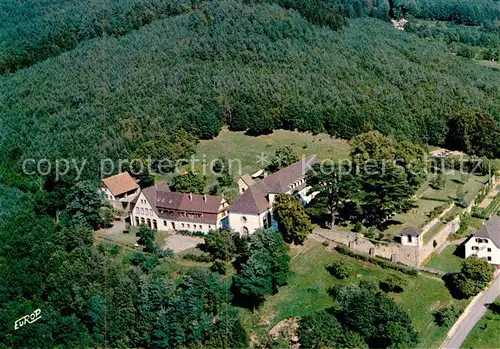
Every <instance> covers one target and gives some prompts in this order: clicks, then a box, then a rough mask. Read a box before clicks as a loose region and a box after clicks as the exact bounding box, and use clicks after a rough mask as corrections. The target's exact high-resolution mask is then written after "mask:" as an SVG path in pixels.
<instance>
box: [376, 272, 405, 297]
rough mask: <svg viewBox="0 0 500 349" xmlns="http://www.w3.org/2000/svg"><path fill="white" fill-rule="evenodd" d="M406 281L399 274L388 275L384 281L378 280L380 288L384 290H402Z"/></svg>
mask: <svg viewBox="0 0 500 349" xmlns="http://www.w3.org/2000/svg"><path fill="white" fill-rule="evenodd" d="M407 284H408V282H407V281H406V280H405V279H403V278H402V277H400V276H397V275H389V276H388V277H387V278H386V279H385V280H384V281H381V282H380V288H381V289H382V291H384V292H397V293H400V292H403V291H404V288H405V287H406V285H407Z"/></svg>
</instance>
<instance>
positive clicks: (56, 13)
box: [0, 0, 192, 74]
mask: <svg viewBox="0 0 500 349" xmlns="http://www.w3.org/2000/svg"><path fill="white" fill-rule="evenodd" d="M191 3H192V2H191V1H189V0H121V1H75V0H69V1H68V0H67V1H60V0H43V1H39V0H28V1H8V0H5V1H3V0H2V1H0V38H1V41H2V45H1V46H0V74H3V73H6V72H12V71H16V70H17V69H20V68H24V67H28V66H30V65H32V64H35V63H37V62H40V61H42V60H44V59H46V58H48V57H52V56H56V55H58V54H60V53H62V52H64V51H67V50H71V49H73V48H74V47H76V46H77V45H78V43H79V42H81V41H85V40H89V39H93V38H96V37H100V36H102V35H103V33H104V34H105V35H112V36H121V35H124V34H126V33H129V32H130V31H132V30H134V29H138V28H140V27H142V26H143V25H146V24H148V23H151V22H152V21H154V20H156V19H161V18H167V17H169V16H174V15H178V14H181V13H183V12H185V11H186V12H187V11H189V10H190V8H191Z"/></svg>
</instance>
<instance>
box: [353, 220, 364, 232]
mask: <svg viewBox="0 0 500 349" xmlns="http://www.w3.org/2000/svg"><path fill="white" fill-rule="evenodd" d="M363 229H364V227H363V224H362V223H361V222H356V224H354V231H355V232H357V233H361V232H362V231H363Z"/></svg>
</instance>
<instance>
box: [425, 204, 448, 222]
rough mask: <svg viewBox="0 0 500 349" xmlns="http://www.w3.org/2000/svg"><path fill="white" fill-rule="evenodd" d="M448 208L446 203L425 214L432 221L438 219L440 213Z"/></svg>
mask: <svg viewBox="0 0 500 349" xmlns="http://www.w3.org/2000/svg"><path fill="white" fill-rule="evenodd" d="M448 206H449V205H448V203H445V204H442V205H439V206H437V207H435V208H434V209H433V210H432V211H431V212H429V213H428V214H427V216H428V217H429V218H430V219H434V218H436V217H438V216H439V215H440V214H441V213H443V212H444V210H446V209H447V208H448Z"/></svg>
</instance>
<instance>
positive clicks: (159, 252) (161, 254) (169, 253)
mask: <svg viewBox="0 0 500 349" xmlns="http://www.w3.org/2000/svg"><path fill="white" fill-rule="evenodd" d="M155 254H156V256H157V257H158V258H172V257H174V256H175V253H174V251H173V250H172V249H170V248H167V249H162V248H161V247H160V246H158V245H156V251H155Z"/></svg>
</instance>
